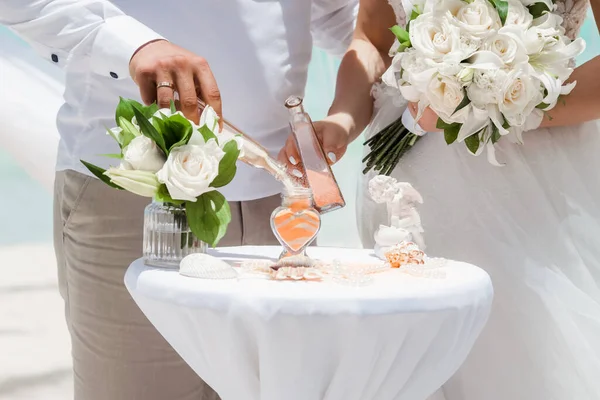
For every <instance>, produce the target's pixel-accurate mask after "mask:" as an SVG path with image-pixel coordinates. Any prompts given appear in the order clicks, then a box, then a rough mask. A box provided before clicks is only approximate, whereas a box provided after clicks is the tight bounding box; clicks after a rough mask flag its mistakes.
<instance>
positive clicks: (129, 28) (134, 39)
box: [91, 15, 164, 79]
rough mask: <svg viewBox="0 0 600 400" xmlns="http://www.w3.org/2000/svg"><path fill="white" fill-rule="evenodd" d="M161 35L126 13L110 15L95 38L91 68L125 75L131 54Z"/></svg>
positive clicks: (105, 73)
mask: <svg viewBox="0 0 600 400" xmlns="http://www.w3.org/2000/svg"><path fill="white" fill-rule="evenodd" d="M160 39H164V38H163V37H162V36H161V35H159V34H158V33H156V32H154V31H153V30H152V29H150V28H148V27H147V26H145V25H144V24H142V23H140V22H138V21H136V20H135V19H133V18H131V17H129V16H127V15H121V16H117V17H112V18H109V19H107V20H106V22H105V23H104V24H103V25H102V27H101V28H100V30H99V31H98V34H97V35H96V37H95V39H94V44H93V46H92V53H91V61H92V70H93V71H94V72H95V73H97V74H99V75H105V76H110V77H112V78H113V79H127V78H129V61H130V60H131V57H132V56H133V54H134V53H135V52H136V51H137V50H138V49H139V48H140V47H142V46H143V45H145V44H146V43H148V42H152V41H154V40H160Z"/></svg>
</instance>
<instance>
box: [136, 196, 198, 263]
mask: <svg viewBox="0 0 600 400" xmlns="http://www.w3.org/2000/svg"><path fill="white" fill-rule="evenodd" d="M207 247H208V246H207V244H206V243H204V242H203V241H201V240H200V239H198V238H197V237H196V235H194V234H193V233H192V230H191V229H190V227H189V225H188V222H187V216H186V212H185V206H183V205H181V206H180V205H175V204H170V203H160V202H152V203H151V204H150V205H148V206H147V207H146V209H145V210H144V246H143V248H144V263H145V264H146V265H150V266H153V267H162V268H175V269H177V268H179V263H180V262H181V260H183V258H184V257H185V256H187V255H190V254H194V253H206V250H207Z"/></svg>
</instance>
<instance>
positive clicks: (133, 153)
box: [122, 136, 166, 172]
mask: <svg viewBox="0 0 600 400" xmlns="http://www.w3.org/2000/svg"><path fill="white" fill-rule="evenodd" d="M165 159H166V158H165V155H164V154H163V152H162V151H161V150H160V149H159V148H158V146H156V143H154V141H153V140H152V139H150V138H147V137H146V136H137V137H136V138H134V139H133V140H132V141H131V142H130V143H129V144H128V145H127V147H125V148H124V149H123V163H122V165H123V168H125V169H135V170H140V171H149V172H157V171H158V170H159V169H161V168H162V167H163V164H164V163H165Z"/></svg>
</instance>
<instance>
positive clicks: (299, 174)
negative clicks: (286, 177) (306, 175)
mask: <svg viewBox="0 0 600 400" xmlns="http://www.w3.org/2000/svg"><path fill="white" fill-rule="evenodd" d="M292 175H294V176H295V177H296V178H302V172H300V171H298V170H297V169H294V170H292Z"/></svg>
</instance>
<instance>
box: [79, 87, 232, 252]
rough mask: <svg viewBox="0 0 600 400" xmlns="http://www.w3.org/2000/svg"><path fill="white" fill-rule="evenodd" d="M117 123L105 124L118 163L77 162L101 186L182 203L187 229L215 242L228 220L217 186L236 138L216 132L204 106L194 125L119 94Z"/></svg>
mask: <svg viewBox="0 0 600 400" xmlns="http://www.w3.org/2000/svg"><path fill="white" fill-rule="evenodd" d="M116 123H117V127H115V128H112V129H108V134H110V135H111V136H112V137H113V138H114V140H115V141H116V142H117V143H118V144H119V147H120V149H121V152H120V153H119V154H107V155H106V156H108V157H112V158H116V159H119V160H121V161H120V164H119V166H118V167H112V168H109V169H108V170H104V169H102V168H100V167H97V166H95V165H92V164H90V163H88V162H85V161H83V160H82V161H81V162H82V163H83V164H84V165H85V166H86V167H87V168H88V169H89V170H90V172H92V173H93V174H94V175H95V176H96V177H98V178H99V179H100V180H101V181H103V182H104V183H106V184H107V185H109V186H111V187H113V188H115V189H121V190H127V191H129V192H132V193H135V194H137V195H140V196H144V197H152V198H154V199H156V200H157V201H161V202H165V203H172V204H176V205H184V206H185V210H186V214H187V220H188V224H189V226H190V229H191V230H192V232H193V233H194V234H195V235H196V236H197V237H198V238H199V239H200V240H202V241H203V242H206V243H208V244H209V245H211V246H215V245H216V244H217V243H218V242H219V240H220V239H221V238H222V237H223V236H224V235H225V232H226V230H227V225H228V224H229V222H230V220H231V213H230V209H229V205H228V203H227V200H225V197H224V196H223V195H222V194H221V193H219V191H218V190H217V189H218V188H220V187H222V186H225V185H227V184H228V183H229V182H231V180H232V179H233V177H234V176H235V173H236V162H237V159H238V157H239V155H240V150H241V148H242V146H241V145H242V142H241V139H240V138H238V137H236V136H233V135H226V134H225V133H217V131H218V129H217V125H218V117H217V115H216V113H215V112H214V110H213V109H212V108H210V107H208V106H207V107H206V108H205V110H204V112H203V113H202V115H201V117H200V125H196V124H194V123H193V122H192V121H190V120H188V119H187V118H185V117H184V116H183V114H182V113H181V112H178V111H176V110H175V107H174V105H173V104H172V105H171V109H161V110H159V109H158V106H156V105H155V104H154V105H151V106H143V105H142V104H140V103H138V102H136V101H134V100H126V99H121V100H120V102H119V105H118V107H117V110H116Z"/></svg>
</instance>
